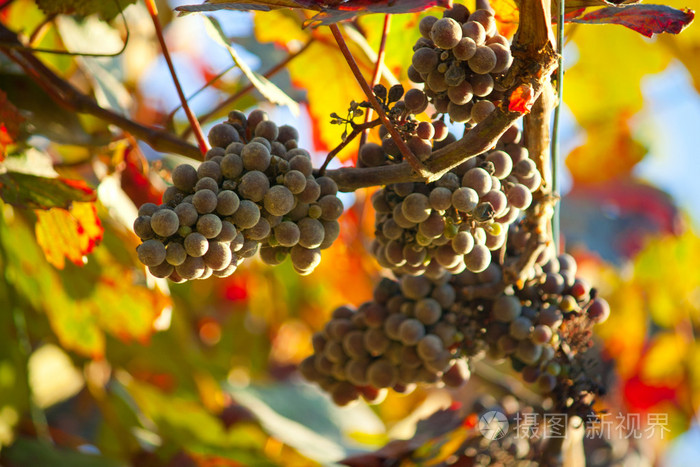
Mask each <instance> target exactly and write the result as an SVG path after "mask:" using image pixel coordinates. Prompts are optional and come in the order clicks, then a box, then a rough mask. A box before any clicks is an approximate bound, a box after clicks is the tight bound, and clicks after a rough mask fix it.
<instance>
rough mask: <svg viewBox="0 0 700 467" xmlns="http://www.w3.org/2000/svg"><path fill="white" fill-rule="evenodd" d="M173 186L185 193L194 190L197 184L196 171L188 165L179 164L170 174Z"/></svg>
mask: <svg viewBox="0 0 700 467" xmlns="http://www.w3.org/2000/svg"><path fill="white" fill-rule="evenodd" d="M171 175H172V179H173V185H175V186H176V187H177V188H178V189H179V190H182V191H184V192H186V193H189V192H191V191H192V190H194V185H195V184H196V183H197V170H196V169H195V168H194V167H192V166H191V165H189V164H180V165H178V166H177V167H175V168H174V169H173V172H172V174H171Z"/></svg>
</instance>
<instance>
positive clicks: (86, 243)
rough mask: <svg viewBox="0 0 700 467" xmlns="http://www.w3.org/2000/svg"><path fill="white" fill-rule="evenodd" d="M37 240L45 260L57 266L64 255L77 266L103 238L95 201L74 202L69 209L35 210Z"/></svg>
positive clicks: (63, 264) (62, 266)
mask: <svg viewBox="0 0 700 467" xmlns="http://www.w3.org/2000/svg"><path fill="white" fill-rule="evenodd" d="M35 212H36V215H37V223H36V226H35V232H36V239H37V242H38V243H39V246H41V249H42V250H43V251H44V255H45V256H46V260H47V261H48V262H49V263H51V264H52V265H53V266H54V267H56V268H58V269H63V268H64V267H65V258H68V260H70V261H71V262H73V263H74V264H76V265H78V266H82V265H83V264H84V260H83V257H84V256H85V255H87V254H88V253H90V252H91V251H92V250H93V249H94V248H95V246H97V245H98V244H99V243H100V241H101V240H102V234H103V231H104V230H103V228H102V223H101V222H100V219H99V218H98V217H97V210H96V209H95V204H94V203H73V205H72V206H71V208H70V209H69V210H66V209H61V208H51V209H49V210H47V211H44V210H36V211H35Z"/></svg>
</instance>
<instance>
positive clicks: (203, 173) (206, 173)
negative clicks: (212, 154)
mask: <svg viewBox="0 0 700 467" xmlns="http://www.w3.org/2000/svg"><path fill="white" fill-rule="evenodd" d="M197 177H198V178H200V179H202V178H204V177H209V178H211V179H213V180H214V181H215V182H216V183H217V185H218V184H219V183H221V167H220V166H219V164H217V163H216V162H214V161H204V162H202V163H201V164H200V165H199V168H198V169H197Z"/></svg>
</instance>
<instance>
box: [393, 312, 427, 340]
mask: <svg viewBox="0 0 700 467" xmlns="http://www.w3.org/2000/svg"><path fill="white" fill-rule="evenodd" d="M397 334H398V338H399V339H400V340H401V342H403V343H404V344H405V345H416V344H417V343H418V341H420V340H421V339H422V338H423V337H424V336H425V326H424V325H423V323H421V322H420V321H419V320H417V319H413V318H409V319H405V320H403V321H402V322H401V324H400V325H399V327H398V332H397Z"/></svg>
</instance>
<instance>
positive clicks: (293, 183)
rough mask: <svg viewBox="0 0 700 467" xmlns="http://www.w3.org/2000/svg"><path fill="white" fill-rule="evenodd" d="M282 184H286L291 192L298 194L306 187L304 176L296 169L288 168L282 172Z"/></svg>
mask: <svg viewBox="0 0 700 467" xmlns="http://www.w3.org/2000/svg"><path fill="white" fill-rule="evenodd" d="M284 186H286V187H287V188H288V189H289V191H291V192H292V194H295V195H296V194H299V193H301V192H302V191H304V188H306V176H305V175H304V174H303V173H301V172H299V171H298V170H290V171H289V172H287V173H286V174H284Z"/></svg>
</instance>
